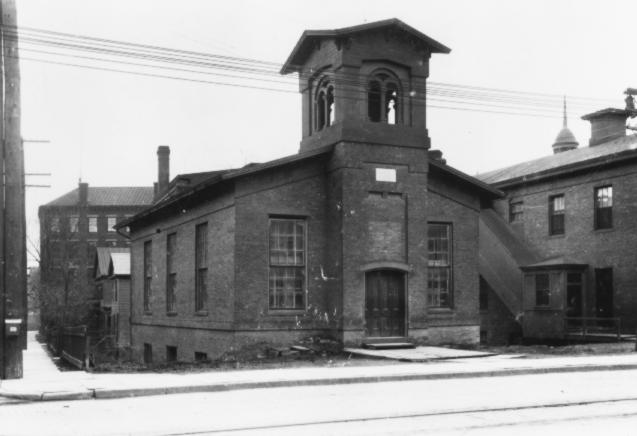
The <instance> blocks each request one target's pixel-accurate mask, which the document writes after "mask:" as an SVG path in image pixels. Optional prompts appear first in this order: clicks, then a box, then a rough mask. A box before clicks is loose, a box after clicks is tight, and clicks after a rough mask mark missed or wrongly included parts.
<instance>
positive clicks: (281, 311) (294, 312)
mask: <svg viewBox="0 0 637 436" xmlns="http://www.w3.org/2000/svg"><path fill="white" fill-rule="evenodd" d="M303 314H305V309H269V310H268V315H269V316H290V315H303Z"/></svg>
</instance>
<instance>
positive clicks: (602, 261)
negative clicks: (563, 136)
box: [497, 164, 637, 332]
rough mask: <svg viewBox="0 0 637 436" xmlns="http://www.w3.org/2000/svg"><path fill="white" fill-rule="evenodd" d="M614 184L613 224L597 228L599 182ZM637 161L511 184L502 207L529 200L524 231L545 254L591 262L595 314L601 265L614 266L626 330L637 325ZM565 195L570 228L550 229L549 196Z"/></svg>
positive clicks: (505, 209) (588, 276) (617, 309)
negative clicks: (551, 231)
mask: <svg viewBox="0 0 637 436" xmlns="http://www.w3.org/2000/svg"><path fill="white" fill-rule="evenodd" d="M604 185H612V186H613V228H612V229H608V230H595V229H594V203H593V195H594V188H595V187H599V186H604ZM635 192H637V166H635V165H634V164H633V165H624V166H621V167H615V168H610V169H609V168H606V169H603V170H601V169H600V170H598V171H595V172H589V173H586V174H580V175H576V176H569V177H562V178H561V179H559V180H553V181H549V182H544V183H535V184H532V185H529V186H523V187H518V188H515V189H507V194H508V198H507V200H505V201H501V202H500V204H498V205H497V208H498V209H499V210H500V211H501V213H503V214H504V216H505V217H506V218H507V219H508V202H509V200H514V201H519V200H522V201H524V218H523V222H522V223H520V224H517V225H516V226H515V228H516V230H517V231H518V232H519V234H520V235H521V236H522V237H523V238H524V240H525V241H526V242H527V243H529V244H530V245H531V246H532V247H533V248H534V249H536V250H538V251H539V253H541V254H542V256H544V257H545V258H549V257H556V256H568V257H571V258H575V259H577V260H579V261H581V262H583V263H586V264H588V265H589V268H588V271H587V273H586V280H585V282H586V290H587V293H588V299H587V301H586V305H587V312H586V313H587V314H588V315H589V316H593V315H594V308H595V278H594V269H595V268H606V267H612V268H613V280H614V292H615V293H614V298H615V301H614V305H615V315H616V316H620V317H622V325H623V327H624V328H625V330H626V331H629V332H634V329H635V328H636V327H637V317H635V315H634V314H635V313H636V311H637V269H636V268H635V267H636V265H637V251H636V250H635V249H634V247H635V245H636V244H637V220H635V216H637V202H635V199H634V193H635ZM557 194H563V195H564V197H565V206H566V211H565V228H566V231H565V234H564V235H557V236H549V234H548V199H549V196H552V195H557Z"/></svg>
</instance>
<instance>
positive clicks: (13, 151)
mask: <svg viewBox="0 0 637 436" xmlns="http://www.w3.org/2000/svg"><path fill="white" fill-rule="evenodd" d="M0 11H1V15H0V25H1V35H2V38H1V42H2V74H3V79H4V89H3V90H2V91H3V92H2V106H3V107H2V123H1V124H2V146H3V147H2V148H3V153H2V155H3V157H2V161H3V165H4V180H3V181H2V189H1V190H2V191H3V194H2V195H1V197H2V198H1V200H3V203H4V207H3V209H2V214H1V215H2V217H1V218H0V224H1V231H0V233H2V241H1V242H2V244H1V245H0V264H1V265H2V268H1V269H2V270H3V271H2V273H0V276H1V277H0V278H1V279H2V281H1V282H0V286H2V297H3V298H0V300H3V301H2V303H0V305H1V306H4V307H0V309H2V312H0V320H2V321H3V322H2V324H3V325H2V333H1V334H0V337H2V343H1V344H0V345H1V347H0V348H2V349H3V350H2V352H0V353H1V354H2V356H1V357H2V365H1V366H2V368H0V369H2V374H0V378H6V379H10V378H21V377H22V350H23V349H24V348H26V330H27V329H26V327H27V326H26V313H27V308H26V305H27V301H26V218H25V204H24V201H25V200H24V198H25V196H24V189H25V184H24V150H23V144H22V135H21V133H20V67H19V63H18V38H17V26H18V22H17V15H16V5H15V0H0ZM7 29H8V31H7Z"/></svg>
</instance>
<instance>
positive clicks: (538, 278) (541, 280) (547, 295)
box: [535, 274, 551, 307]
mask: <svg viewBox="0 0 637 436" xmlns="http://www.w3.org/2000/svg"><path fill="white" fill-rule="evenodd" d="M550 304H551V281H550V279H549V275H548V274H536V275H535V305H536V306H537V307H543V306H550Z"/></svg>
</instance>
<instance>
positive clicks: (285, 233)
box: [269, 218, 305, 310]
mask: <svg viewBox="0 0 637 436" xmlns="http://www.w3.org/2000/svg"><path fill="white" fill-rule="evenodd" d="M269 234H270V256H269V258H270V286H269V296H270V297H269V300H270V309H275V310H276V309H304V308H305V220H302V219H283V218H272V219H270V229H269Z"/></svg>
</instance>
